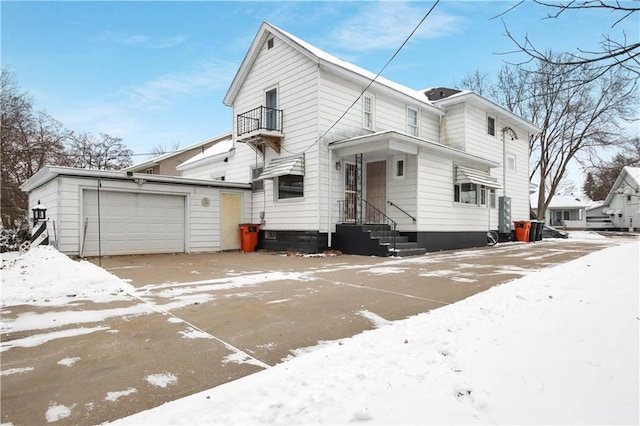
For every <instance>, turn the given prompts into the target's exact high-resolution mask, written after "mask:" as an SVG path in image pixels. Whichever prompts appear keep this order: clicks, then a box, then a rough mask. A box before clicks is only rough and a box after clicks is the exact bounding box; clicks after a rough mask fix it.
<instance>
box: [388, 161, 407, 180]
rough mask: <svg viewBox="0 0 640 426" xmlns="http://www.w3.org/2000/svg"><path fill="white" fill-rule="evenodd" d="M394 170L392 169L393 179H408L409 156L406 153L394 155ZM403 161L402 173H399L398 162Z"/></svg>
mask: <svg viewBox="0 0 640 426" xmlns="http://www.w3.org/2000/svg"><path fill="white" fill-rule="evenodd" d="M392 161H393V170H392V173H393V175H392V178H393V180H406V179H407V156H406V155H397V156H395V157H393V160H392ZM399 161H402V174H401V175H398V162H399Z"/></svg>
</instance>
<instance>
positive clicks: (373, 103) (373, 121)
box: [362, 94, 376, 130]
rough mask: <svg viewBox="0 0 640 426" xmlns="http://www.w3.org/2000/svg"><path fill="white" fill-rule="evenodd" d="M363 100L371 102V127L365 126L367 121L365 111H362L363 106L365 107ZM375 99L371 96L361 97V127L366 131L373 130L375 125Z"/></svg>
mask: <svg viewBox="0 0 640 426" xmlns="http://www.w3.org/2000/svg"><path fill="white" fill-rule="evenodd" d="M365 99H370V100H371V111H370V114H371V125H370V126H367V120H366V111H365V110H364V105H365ZM375 111H376V98H375V97H374V96H373V95H370V94H365V95H362V127H363V128H365V129H368V130H373V129H374V128H375V123H376V114H375Z"/></svg>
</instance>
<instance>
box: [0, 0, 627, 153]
mask: <svg viewBox="0 0 640 426" xmlns="http://www.w3.org/2000/svg"><path fill="white" fill-rule="evenodd" d="M432 4H433V2H421V1H410V2H374V1H346V2H344V1H343V2H337V1H317V2H310V1H285V2H273V1H260V2H244V1H234V2H220V1H199V2H146V1H144V2H142V1H140V2H110V1H103V2H29V1H2V3H1V6H0V7H1V19H2V50H1V52H2V66H3V67H7V68H8V69H9V70H11V71H12V72H13V73H14V74H15V76H16V77H17V79H18V81H19V83H20V85H21V86H22V88H24V89H25V90H27V91H29V92H30V93H31V94H32V95H33V96H34V98H35V105H36V108H37V109H42V110H45V111H47V112H48V113H49V114H50V115H52V116H53V117H54V118H56V119H57V120H59V121H60V122H62V123H63V125H64V126H66V127H67V128H69V129H70V130H75V131H91V132H94V133H98V132H104V133H108V134H110V135H112V136H117V137H121V138H123V142H124V143H125V144H126V145H128V146H129V147H130V148H131V149H133V150H134V152H135V153H136V154H143V153H148V152H150V150H151V148H152V147H154V146H158V145H163V146H165V147H167V148H169V147H171V146H173V145H174V144H179V145H180V146H181V147H185V146H188V145H191V144H194V143H196V142H199V141H202V140H205V139H207V138H209V137H212V136H215V135H218V134H221V133H224V132H226V131H229V130H230V128H231V108H229V107H226V106H224V105H223V104H222V99H223V97H224V95H225V93H226V91H227V89H228V87H229V85H230V83H231V80H232V79H233V76H234V75H235V72H236V70H237V68H238V67H239V65H240V62H241V61H242V59H243V58H244V55H245V53H246V52H247V50H248V48H249V45H250V43H251V41H252V39H253V37H254V36H255V34H256V32H257V30H258V28H259V26H260V24H261V22H262V21H267V22H269V23H271V24H273V25H275V26H278V27H280V28H282V29H283V30H285V31H287V32H289V33H291V34H293V35H295V36H297V37H299V38H301V39H303V40H305V41H307V42H309V43H311V44H313V45H315V46H317V47H319V48H321V49H323V50H325V51H327V52H329V53H331V54H334V55H336V56H338V57H340V58H342V59H344V60H347V61H349V62H352V63H355V64H357V65H359V66H361V67H363V68H365V69H368V70H370V71H372V72H378V71H379V70H380V68H381V67H382V66H383V65H384V64H385V63H386V61H387V60H388V59H389V58H390V57H391V55H392V54H393V53H394V52H395V50H396V49H397V48H398V47H399V46H400V44H401V43H402V42H403V41H404V39H405V38H406V36H407V35H408V34H409V33H410V32H411V30H412V29H413V27H414V26H415V25H416V24H417V23H418V22H419V21H420V19H421V18H422V16H423V15H424V14H425V13H426V11H427V10H428V9H429V8H430V7H431V6H432ZM514 4H516V2H513V1H489V2H482V1H442V2H441V3H439V4H438V6H437V7H436V8H435V10H434V12H433V14H432V15H431V16H430V17H429V18H428V19H427V20H426V21H425V22H424V23H423V25H422V27H421V28H420V30H419V31H418V32H417V33H416V34H415V35H414V37H413V38H412V40H411V41H410V42H409V43H408V44H407V45H406V46H405V48H404V49H403V51H402V52H401V53H400V54H399V55H398V56H397V57H396V58H395V59H394V61H393V62H392V63H391V65H389V67H388V68H387V69H386V71H385V72H384V74H383V75H384V76H385V77H387V78H389V79H391V80H394V81H396V82H398V83H401V84H404V85H406V86H408V87H411V88H413V89H423V88H427V87H433V86H453V85H454V83H455V82H459V81H460V80H461V79H463V78H464V77H465V76H466V75H469V74H471V73H473V72H474V71H475V70H479V71H480V72H481V73H486V74H489V75H490V76H491V75H493V74H495V73H496V72H497V71H498V70H499V69H500V67H501V66H502V65H503V63H504V61H505V60H507V61H512V62H517V61H518V60H519V59H521V57H518V56H517V55H515V54H512V55H499V54H498V53H504V52H509V51H512V50H514V45H513V43H512V42H511V41H510V40H509V39H508V38H507V37H506V36H505V29H504V26H503V23H502V21H501V20H500V19H493V20H491V19H490V18H492V17H494V16H496V15H498V14H500V13H502V12H504V11H506V10H508V9H509V8H510V7H511V6H513V5H514ZM547 12H548V11H547V10H545V9H544V8H542V7H540V6H537V5H534V4H532V3H526V4H523V5H520V6H519V7H517V8H516V9H515V10H513V11H511V12H509V13H507V14H506V15H505V16H503V19H504V21H505V23H506V25H507V26H508V28H509V30H510V31H511V32H512V33H513V34H514V35H515V36H516V37H518V38H520V39H522V38H523V37H524V36H525V35H528V36H529V37H530V39H531V40H533V41H534V42H535V44H536V47H538V48H539V49H541V50H544V49H547V48H553V49H554V50H557V51H564V50H572V51H573V50H575V49H576V48H578V47H582V48H586V49H587V50H588V49H595V48H596V47H597V46H598V42H599V41H600V39H601V35H602V34H610V35H611V36H612V37H616V38H620V34H622V31H626V32H627V36H628V37H630V38H631V39H632V40H638V22H637V20H636V21H635V22H634V21H633V20H628V21H629V22H623V23H622V24H620V25H618V26H616V27H614V28H611V25H612V24H613V22H615V20H616V19H617V18H616V17H615V16H613V15H609V14H608V13H606V12H604V13H603V12H597V13H591V12H585V11H581V12H578V13H575V12H571V13H567V14H565V15H563V16H562V17H561V18H559V19H556V20H544V19H542V18H543V17H544V16H545V15H546V13H547ZM145 159H147V157H146V156H143V155H138V156H136V157H134V161H136V162H139V161H143V160H145Z"/></svg>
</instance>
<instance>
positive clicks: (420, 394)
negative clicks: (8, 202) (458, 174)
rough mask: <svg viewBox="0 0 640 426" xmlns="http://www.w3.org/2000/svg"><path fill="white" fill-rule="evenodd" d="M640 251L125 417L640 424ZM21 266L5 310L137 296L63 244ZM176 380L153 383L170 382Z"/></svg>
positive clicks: (394, 325)
mask: <svg viewBox="0 0 640 426" xmlns="http://www.w3.org/2000/svg"><path fill="white" fill-rule="evenodd" d="M571 238H574V239H584V240H585V243H588V241H587V239H588V238H596V237H595V234H590V233H582V234H576V233H572V234H571ZM639 255H640V243H638V242H633V243H629V244H624V245H620V246H615V247H611V248H607V249H605V250H602V251H599V252H595V253H593V254H590V255H588V256H585V257H583V258H580V259H577V260H575V261H572V262H569V263H566V264H563V265H560V266H556V267H553V268H550V269H546V270H542V271H539V272H534V273H531V274H529V275H527V276H525V277H523V278H521V279H518V280H515V281H511V282H509V283H507V284H504V285H501V286H497V287H494V288H492V289H490V290H488V291H486V292H484V293H481V294H478V295H475V296H473V297H470V298H468V299H465V300H463V301H461V302H458V303H455V304H452V305H449V306H446V307H443V308H439V309H437V310H434V311H432V312H430V313H428V314H421V315H417V316H415V317H412V318H410V319H407V320H403V321H396V322H389V321H377V322H376V324H377V326H378V328H377V329H375V330H372V331H367V332H364V333H362V334H360V335H357V336H354V337H352V338H349V339H343V340H340V341H339V342H329V343H325V344H323V345H321V346H319V347H317V348H315V350H313V351H301V352H299V353H298V355H297V356H296V357H295V358H292V359H290V360H288V361H286V362H283V363H281V364H278V365H276V366H274V367H271V368H268V369H266V370H264V371H262V372H260V373H257V374H254V375H251V376H247V377H244V378H242V379H240V380H237V381H234V382H230V383H227V384H225V385H222V386H219V387H216V388H213V389H210V390H207V391H204V392H201V393H198V394H195V395H192V396H189V397H186V398H182V399H179V400H176V401H173V402H170V403H167V404H165V405H162V406H160V407H157V408H155V409H152V410H148V411H145V412H142V413H138V414H135V415H133V416H130V417H127V418H123V419H120V420H119V421H118V422H117V423H123V424H264V423H269V424H271V423H275V424H287V423H294V424H319V423H324V424H327V423H328V424H346V423H363V422H364V423H370V424H391V423H393V424H425V423H432V424H433V423H436V424H459V423H476V424H477V423H479V424H487V423H495V424H515V423H528V424H552V423H553V424H597V423H599V424H605V423H606V424H616V423H617V424H638V423H639V422H640V418H639V408H638V407H639V399H640V393H639V367H638V365H639V349H638V348H639V343H640V337H639V324H640V313H639V291H638V286H639V281H640V277H639V276H640V271H639V267H638V262H639V260H638V259H639ZM43 257H48V262H46V265H47V268H46V270H42V267H41V266H40V265H42V264H43V263H45V262H41V259H42V258H43ZM5 258H6V257H5V255H4V254H3V259H5ZM7 263H8V264H11V265H10V266H9V267H6V268H4V269H3V270H2V271H1V272H2V304H3V306H11V305H17V304H22V303H26V304H31V305H40V304H42V305H47V306H52V305H53V306H55V305H58V304H64V303H65V301H66V302H68V301H69V300H79V299H87V300H92V301H94V302H99V301H105V302H106V301H109V300H111V299H112V298H114V299H116V298H117V297H118V296H122V295H123V294H126V293H131V294H136V289H134V288H133V287H132V286H131V285H129V284H127V283H125V282H123V281H121V280H119V279H118V278H116V277H115V276H113V275H111V274H109V273H107V272H106V271H104V270H102V269H100V268H98V267H96V266H95V265H93V264H91V263H88V262H75V261H72V260H70V259H68V258H66V256H63V255H60V254H59V253H57V252H56V251H55V250H54V249H53V248H51V247H39V248H36V249H33V250H32V251H31V252H29V253H28V254H27V255H25V256H23V257H21V258H20V259H16V260H8V261H7ZM63 277H64V278H63ZM79 288H81V289H82V290H81V291H79V290H78V289H79ZM138 291H139V290H138ZM10 325H11V328H15V327H17V326H18V325H19V324H18V323H17V322H16V323H12V324H10ZM63 361H64V362H65V364H64V365H67V364H73V362H74V361H75V360H74V359H65V360H63ZM4 373H5V372H4V371H3V374H4ZM173 379H174V378H173V377H171V376H164V375H149V376H148V377H147V378H146V380H147V381H148V382H149V383H154V384H156V383H158V385H157V386H162V385H165V386H167V385H168V384H169V383H170V382H171V380H173ZM132 389H133V388H132ZM132 389H127V390H126V391H122V392H125V393H127V394H129V393H134V390H132ZM122 392H120V393H113V394H112V395H109V397H111V398H112V399H114V400H116V399H118V398H120V397H122V396H124V395H125V394H124V393H122ZM53 414H55V413H52V416H53ZM54 417H55V416H54ZM54 417H52V418H54ZM63 417H64V416H62V417H55V418H56V419H57V418H63Z"/></svg>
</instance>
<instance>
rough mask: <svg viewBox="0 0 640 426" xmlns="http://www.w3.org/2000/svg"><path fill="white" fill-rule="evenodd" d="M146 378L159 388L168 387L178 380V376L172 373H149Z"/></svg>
mask: <svg viewBox="0 0 640 426" xmlns="http://www.w3.org/2000/svg"><path fill="white" fill-rule="evenodd" d="M145 380H146V381H147V382H149V384H151V385H153V386H157V387H159V388H166V387H167V386H169V385H173V384H174V383H177V382H178V378H177V377H176V376H174V375H173V374H171V373H158V374H149V375H148V376H147V377H145Z"/></svg>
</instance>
